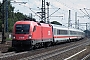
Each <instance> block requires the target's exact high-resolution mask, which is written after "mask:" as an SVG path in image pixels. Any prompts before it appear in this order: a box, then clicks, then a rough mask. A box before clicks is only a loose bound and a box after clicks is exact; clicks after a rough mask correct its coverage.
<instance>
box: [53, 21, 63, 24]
mask: <svg viewBox="0 0 90 60" xmlns="http://www.w3.org/2000/svg"><path fill="white" fill-rule="evenodd" d="M51 24H56V25H62V24H61V23H59V22H57V21H53V22H51Z"/></svg>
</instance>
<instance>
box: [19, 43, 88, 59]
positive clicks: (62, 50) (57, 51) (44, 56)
mask: <svg viewBox="0 0 90 60" xmlns="http://www.w3.org/2000/svg"><path fill="white" fill-rule="evenodd" d="M87 44H89V43H84V44H80V45H78V46H77V44H75V45H74V44H73V45H71V46H67V47H63V48H59V49H55V50H52V51H48V52H45V53H41V54H37V55H33V56H29V57H27V58H22V59H20V60H48V59H49V58H52V57H54V56H57V55H60V54H62V53H65V52H68V51H71V50H74V49H76V48H81V47H82V46H86V45H87ZM82 49H85V48H83V47H82ZM51 60H52V59H51ZM62 60H63V59H62ZM65 60H67V59H65Z"/></svg>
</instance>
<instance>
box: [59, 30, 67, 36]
mask: <svg viewBox="0 0 90 60" xmlns="http://www.w3.org/2000/svg"><path fill="white" fill-rule="evenodd" d="M60 34H61V35H67V34H68V32H67V30H60Z"/></svg>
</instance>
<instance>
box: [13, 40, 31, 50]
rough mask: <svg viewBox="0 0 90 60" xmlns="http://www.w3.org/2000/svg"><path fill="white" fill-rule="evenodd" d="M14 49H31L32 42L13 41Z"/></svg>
mask: <svg viewBox="0 0 90 60" xmlns="http://www.w3.org/2000/svg"><path fill="white" fill-rule="evenodd" d="M12 47H14V48H15V49H16V50H25V49H30V48H31V47H32V46H31V40H12Z"/></svg>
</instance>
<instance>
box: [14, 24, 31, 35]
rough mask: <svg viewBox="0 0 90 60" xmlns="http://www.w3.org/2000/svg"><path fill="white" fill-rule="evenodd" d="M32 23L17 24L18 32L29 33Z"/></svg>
mask: <svg viewBox="0 0 90 60" xmlns="http://www.w3.org/2000/svg"><path fill="white" fill-rule="evenodd" d="M29 29H30V25H29V24H17V25H16V31H15V33H16V34H29Z"/></svg>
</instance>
